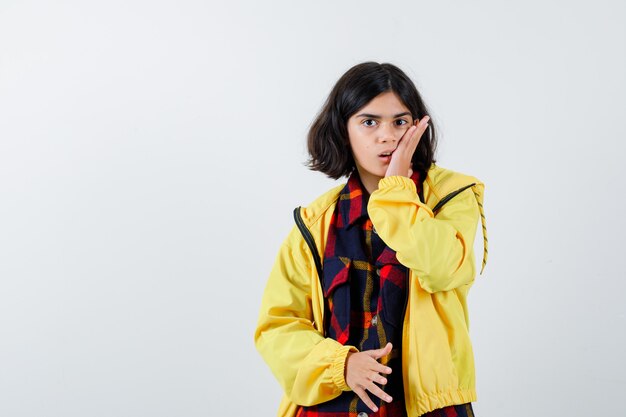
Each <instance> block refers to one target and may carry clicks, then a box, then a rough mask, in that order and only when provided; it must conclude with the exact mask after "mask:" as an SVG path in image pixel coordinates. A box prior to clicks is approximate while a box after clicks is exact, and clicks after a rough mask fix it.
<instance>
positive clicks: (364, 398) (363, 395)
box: [354, 387, 378, 412]
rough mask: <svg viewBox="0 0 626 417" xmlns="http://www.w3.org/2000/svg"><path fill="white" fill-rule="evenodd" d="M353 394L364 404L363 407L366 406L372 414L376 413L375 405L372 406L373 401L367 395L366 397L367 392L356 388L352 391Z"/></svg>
mask: <svg viewBox="0 0 626 417" xmlns="http://www.w3.org/2000/svg"><path fill="white" fill-rule="evenodd" d="M354 392H355V393H356V395H358V396H359V398H360V399H361V400H362V401H363V402H364V403H365V405H366V406H368V407H369V408H370V409H371V410H372V411H373V412H376V411H378V407H376V404H374V401H372V400H371V399H370V397H369V395H367V392H366V391H365V390H364V389H363V388H361V387H357V388H355V389H354Z"/></svg>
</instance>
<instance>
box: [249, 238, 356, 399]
mask: <svg viewBox="0 0 626 417" xmlns="http://www.w3.org/2000/svg"><path fill="white" fill-rule="evenodd" d="M299 239H302V235H301V234H300V231H299V230H298V228H297V226H294V228H293V229H292V230H291V232H290V234H289V236H288V237H287V239H286V240H285V242H283V244H282V245H281V248H280V250H279V253H278V255H277V256H276V259H275V262H274V266H273V267H272V270H271V272H270V275H269V279H268V281H267V284H266V287H265V290H264V292H263V298H262V301H261V309H260V313H259V318H258V324H257V328H256V331H255V333H254V343H255V346H256V349H257V350H258V351H259V353H260V354H261V356H262V357H263V359H264V360H265V362H266V363H267V364H268V365H269V367H270V370H271V371H272V373H273V374H274V376H275V377H276V379H277V380H278V382H279V383H280V385H281V387H282V388H283V390H284V392H285V394H286V395H287V396H288V397H289V398H290V399H291V401H293V402H294V403H296V404H298V405H305V406H306V405H314V404H319V403H322V402H325V401H328V400H331V399H333V398H335V397H338V396H339V395H340V394H341V392H342V391H350V390H351V389H350V388H349V387H348V385H347V384H346V382H345V379H344V367H345V361H346V357H347V355H348V352H349V351H352V352H358V350H357V348H356V347H354V346H349V345H345V346H344V345H342V344H340V343H339V342H338V341H336V340H334V339H332V338H328V337H324V336H323V335H322V334H321V333H320V332H319V331H318V330H317V329H316V328H315V327H314V325H313V312H312V306H311V282H312V277H311V274H312V273H314V271H315V268H313V269H312V268H311V265H310V262H309V261H307V260H306V259H305V257H304V254H303V253H302V249H295V248H298V247H300V248H301V246H302V245H301V243H302V242H299V241H298V240H299ZM302 241H303V239H302ZM315 277H317V273H315ZM316 279H317V278H316Z"/></svg>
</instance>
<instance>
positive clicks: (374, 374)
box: [369, 372, 387, 385]
mask: <svg viewBox="0 0 626 417" xmlns="http://www.w3.org/2000/svg"><path fill="white" fill-rule="evenodd" d="M369 380H370V381H372V382H377V383H379V384H381V385H386V384H387V378H385V377H384V376H382V375H381V374H379V373H378V372H372V373H371V374H370V376H369Z"/></svg>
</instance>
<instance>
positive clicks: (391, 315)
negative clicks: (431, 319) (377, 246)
mask: <svg viewBox="0 0 626 417" xmlns="http://www.w3.org/2000/svg"><path fill="white" fill-rule="evenodd" d="M375 265H376V273H377V275H378V277H379V279H380V296H381V298H382V302H383V314H382V319H383V320H385V322H386V323H388V324H390V325H392V326H394V327H396V328H399V327H401V326H402V316H403V313H404V304H405V303H404V302H405V298H406V283H407V279H406V274H407V268H406V267H405V266H404V265H402V264H401V263H400V262H399V261H398V259H397V258H396V256H395V252H394V251H393V250H391V249H389V248H388V247H387V248H385V250H383V252H382V253H381V255H380V256H379V257H378V259H377V260H376V264H375Z"/></svg>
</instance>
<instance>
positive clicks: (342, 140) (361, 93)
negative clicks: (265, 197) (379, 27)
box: [305, 61, 437, 180]
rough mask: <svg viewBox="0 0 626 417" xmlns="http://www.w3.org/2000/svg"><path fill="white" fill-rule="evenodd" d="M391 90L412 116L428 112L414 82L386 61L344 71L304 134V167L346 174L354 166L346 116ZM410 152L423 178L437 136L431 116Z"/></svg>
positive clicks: (337, 175)
mask: <svg viewBox="0 0 626 417" xmlns="http://www.w3.org/2000/svg"><path fill="white" fill-rule="evenodd" d="M389 91H393V92H394V93H396V94H397V95H398V97H399V98H400V100H401V101H402V102H403V104H404V105H405V106H406V107H408V109H409V111H410V112H411V116H412V117H413V119H414V120H415V119H422V118H423V117H424V116H426V115H428V116H429V117H430V115H429V114H428V113H429V112H428V108H427V107H426V105H425V104H424V102H423V100H422V97H421V96H420V94H419V92H418V91H417V88H415V84H413V81H411V79H410V78H409V77H407V75H406V74H405V73H404V72H402V70H401V69H400V68H398V67H396V66H395V65H393V64H390V63H386V62H385V63H378V62H372V61H368V62H363V63H361V64H357V65H355V66H353V67H352V68H350V69H349V70H348V71H346V72H345V73H344V74H343V75H342V76H341V78H339V80H338V81H337V83H336V84H335V86H334V87H333V89H332V90H331V92H330V94H329V96H328V98H327V99H326V102H325V103H324V106H323V107H322V109H321V110H320V112H319V113H318V115H317V117H316V118H315V120H314V121H313V123H312V124H311V127H310V129H309V132H308V135H307V147H308V152H309V155H310V159H309V160H307V162H306V164H305V166H307V167H308V168H309V169H311V170H312V171H320V172H323V173H324V174H326V175H327V176H328V177H330V178H332V179H335V180H336V179H339V178H341V177H343V176H346V177H348V176H350V174H351V173H352V171H353V170H354V169H356V165H355V162H354V158H353V156H352V152H351V151H350V141H349V138H348V128H347V123H348V119H350V117H351V116H352V115H354V114H355V113H356V112H357V111H358V110H359V109H361V108H362V107H364V106H365V105H366V104H367V103H369V102H370V101H371V100H372V99H374V98H375V97H376V96H378V95H379V94H381V93H385V92H389ZM428 124H429V128H428V131H427V132H425V133H424V135H422V137H421V139H420V141H419V144H418V145H417V148H416V150H415V153H414V154H413V158H412V162H413V170H414V171H418V172H419V173H420V178H426V173H427V172H428V169H429V168H430V166H431V164H432V163H434V162H436V160H435V158H434V153H435V149H436V146H437V135H436V131H435V126H434V124H433V121H432V117H430V120H429V123H428Z"/></svg>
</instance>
